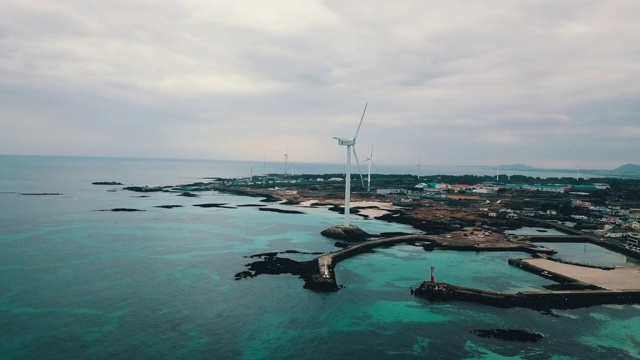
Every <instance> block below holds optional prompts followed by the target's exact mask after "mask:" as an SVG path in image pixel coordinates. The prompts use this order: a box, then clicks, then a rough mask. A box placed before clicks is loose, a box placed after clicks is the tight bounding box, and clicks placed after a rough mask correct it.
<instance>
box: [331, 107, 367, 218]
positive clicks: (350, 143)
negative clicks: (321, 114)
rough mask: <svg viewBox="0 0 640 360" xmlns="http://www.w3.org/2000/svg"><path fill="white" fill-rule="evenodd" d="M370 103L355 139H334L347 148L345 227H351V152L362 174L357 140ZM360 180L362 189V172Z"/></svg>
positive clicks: (365, 109) (365, 108)
mask: <svg viewBox="0 0 640 360" xmlns="http://www.w3.org/2000/svg"><path fill="white" fill-rule="evenodd" d="M367 105H368V103H365V105H364V111H363V112H362V117H361V118H360V124H359V125H358V130H356V134H355V135H354V136H353V139H345V138H339V137H335V136H334V137H333V138H334V139H336V140H338V145H341V146H346V147H347V166H346V168H345V179H344V225H345V226H349V213H350V211H351V204H350V202H351V152H353V156H354V157H355V158H356V163H357V164H358V172H360V162H359V161H358V153H357V152H356V147H355V145H356V138H357V137H358V133H359V132H360V127H361V126H362V120H364V114H365V112H366V111H367ZM360 180H361V181H362V187H364V179H363V178H362V173H361V172H360Z"/></svg>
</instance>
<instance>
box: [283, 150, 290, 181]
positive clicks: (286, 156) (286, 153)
mask: <svg viewBox="0 0 640 360" xmlns="http://www.w3.org/2000/svg"><path fill="white" fill-rule="evenodd" d="M288 159H289V147H288V146H287V152H285V153H284V177H287V160H288Z"/></svg>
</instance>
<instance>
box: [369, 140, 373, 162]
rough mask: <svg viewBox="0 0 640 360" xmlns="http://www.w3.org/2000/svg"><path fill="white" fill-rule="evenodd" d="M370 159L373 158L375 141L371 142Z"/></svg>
mask: <svg viewBox="0 0 640 360" xmlns="http://www.w3.org/2000/svg"><path fill="white" fill-rule="evenodd" d="M369 159H373V141H372V142H371V155H369ZM372 161H373V160H372Z"/></svg>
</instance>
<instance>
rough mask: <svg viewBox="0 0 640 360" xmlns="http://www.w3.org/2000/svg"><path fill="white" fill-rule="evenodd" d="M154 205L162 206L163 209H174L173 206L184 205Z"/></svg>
mask: <svg viewBox="0 0 640 360" xmlns="http://www.w3.org/2000/svg"><path fill="white" fill-rule="evenodd" d="M154 207H157V208H161V209H173V208H178V207H182V205H158V206H154Z"/></svg>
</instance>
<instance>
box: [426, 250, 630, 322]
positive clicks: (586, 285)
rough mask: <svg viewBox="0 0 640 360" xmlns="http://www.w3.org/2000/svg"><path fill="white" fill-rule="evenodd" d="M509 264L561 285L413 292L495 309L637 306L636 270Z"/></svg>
mask: <svg viewBox="0 0 640 360" xmlns="http://www.w3.org/2000/svg"><path fill="white" fill-rule="evenodd" d="M509 264H510V265H513V266H518V267H519V268H521V269H523V270H526V271H529V272H532V273H535V274H537V275H540V276H543V277H545V278H548V279H551V280H554V281H556V282H559V283H561V284H563V285H559V286H557V288H558V290H536V291H521V292H518V293H514V294H511V293H503V292H497V291H488V290H481V289H473V288H465V287H461V286H456V285H452V284H447V283H436V282H433V283H432V282H427V281H425V282H423V283H422V284H420V285H419V286H418V287H417V288H416V289H415V290H414V295H416V296H418V297H421V298H425V299H429V300H449V301H451V300H458V301H469V302H475V303H479V304H484V305H490V306H496V307H526V308H531V309H536V310H550V309H574V308H580V307H587V306H593V305H602V304H635V303H640V284H639V281H638V275H640V270H639V269H637V268H625V269H613V270H604V269H597V268H585V267H582V266H576V265H571V264H562V263H558V262H554V261H551V260H547V259H542V258H541V259H509Z"/></svg>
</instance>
